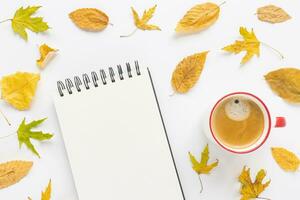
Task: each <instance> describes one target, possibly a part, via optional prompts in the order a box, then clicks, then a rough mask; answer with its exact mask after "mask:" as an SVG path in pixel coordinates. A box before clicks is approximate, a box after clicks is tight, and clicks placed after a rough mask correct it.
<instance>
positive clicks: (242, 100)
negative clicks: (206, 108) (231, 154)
mask: <svg viewBox="0 0 300 200" xmlns="http://www.w3.org/2000/svg"><path fill="white" fill-rule="evenodd" d="M264 124H265V123H264V114H263V111H262V110H261V108H260V107H259V106H258V105H257V104H256V103H255V102H254V101H252V100H251V99H248V98H246V97H244V96H240V95H234V96H230V97H229V98H225V99H224V100H222V101H221V102H220V103H218V105H217V107H216V108H215V109H214V112H213V115H212V129H213V132H214V133H215V136H216V137H217V139H218V140H219V141H220V142H221V143H223V144H224V145H226V146H228V147H231V148H246V147H249V146H251V145H252V144H254V143H255V142H257V141H258V139H259V138H260V136H261V135H262V134H263V131H264Z"/></svg>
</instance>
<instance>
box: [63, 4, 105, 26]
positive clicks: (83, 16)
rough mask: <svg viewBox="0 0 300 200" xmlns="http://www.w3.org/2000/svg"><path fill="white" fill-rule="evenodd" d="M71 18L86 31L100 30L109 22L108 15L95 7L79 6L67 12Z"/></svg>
mask: <svg viewBox="0 0 300 200" xmlns="http://www.w3.org/2000/svg"><path fill="white" fill-rule="evenodd" d="M69 17H70V18H71V20H72V21H73V22H74V23H75V24H76V25H77V26H78V27H79V28H81V29H83V30H86V31H101V30H103V29H105V28H106V27H107V25H108V24H109V17H108V16H107V15H106V14H105V13H104V12H102V11H101V10H98V9H96V8H80V9H78V10H75V11H73V12H71V13H70V14H69Z"/></svg>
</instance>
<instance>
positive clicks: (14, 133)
mask: <svg viewBox="0 0 300 200" xmlns="http://www.w3.org/2000/svg"><path fill="white" fill-rule="evenodd" d="M16 134H17V132H13V133H11V134H9V135H4V136H1V137H0V139H4V138H7V137H10V136H13V135H16Z"/></svg>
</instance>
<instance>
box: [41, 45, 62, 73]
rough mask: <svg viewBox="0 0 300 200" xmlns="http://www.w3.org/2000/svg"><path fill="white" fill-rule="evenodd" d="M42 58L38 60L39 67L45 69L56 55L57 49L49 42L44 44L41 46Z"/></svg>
mask: <svg viewBox="0 0 300 200" xmlns="http://www.w3.org/2000/svg"><path fill="white" fill-rule="evenodd" d="M39 51H40V58H39V59H38V60H37V61H36V64H37V65H38V66H39V68H41V69H44V68H45V66H46V65H47V63H48V62H49V61H50V60H51V59H52V58H53V57H54V56H55V53H56V52H57V49H53V48H51V47H49V46H48V45H47V44H43V45H41V46H40V48H39Z"/></svg>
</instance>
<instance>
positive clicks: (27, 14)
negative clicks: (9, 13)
mask: <svg viewBox="0 0 300 200" xmlns="http://www.w3.org/2000/svg"><path fill="white" fill-rule="evenodd" d="M40 7H41V6H28V7H27V8H23V7H21V8H19V9H18V10H17V11H16V13H15V15H14V18H13V19H12V24H11V25H12V29H13V30H14V32H15V33H17V34H19V35H20V36H21V37H22V38H23V39H24V40H27V39H28V35H27V32H26V29H29V30H31V31H33V32H35V33H38V32H44V31H46V30H48V29H49V26H48V24H47V23H46V22H44V21H43V18H42V17H31V15H33V14H34V13H35V12H36V11H37V10H38V9H39V8H40Z"/></svg>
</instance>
